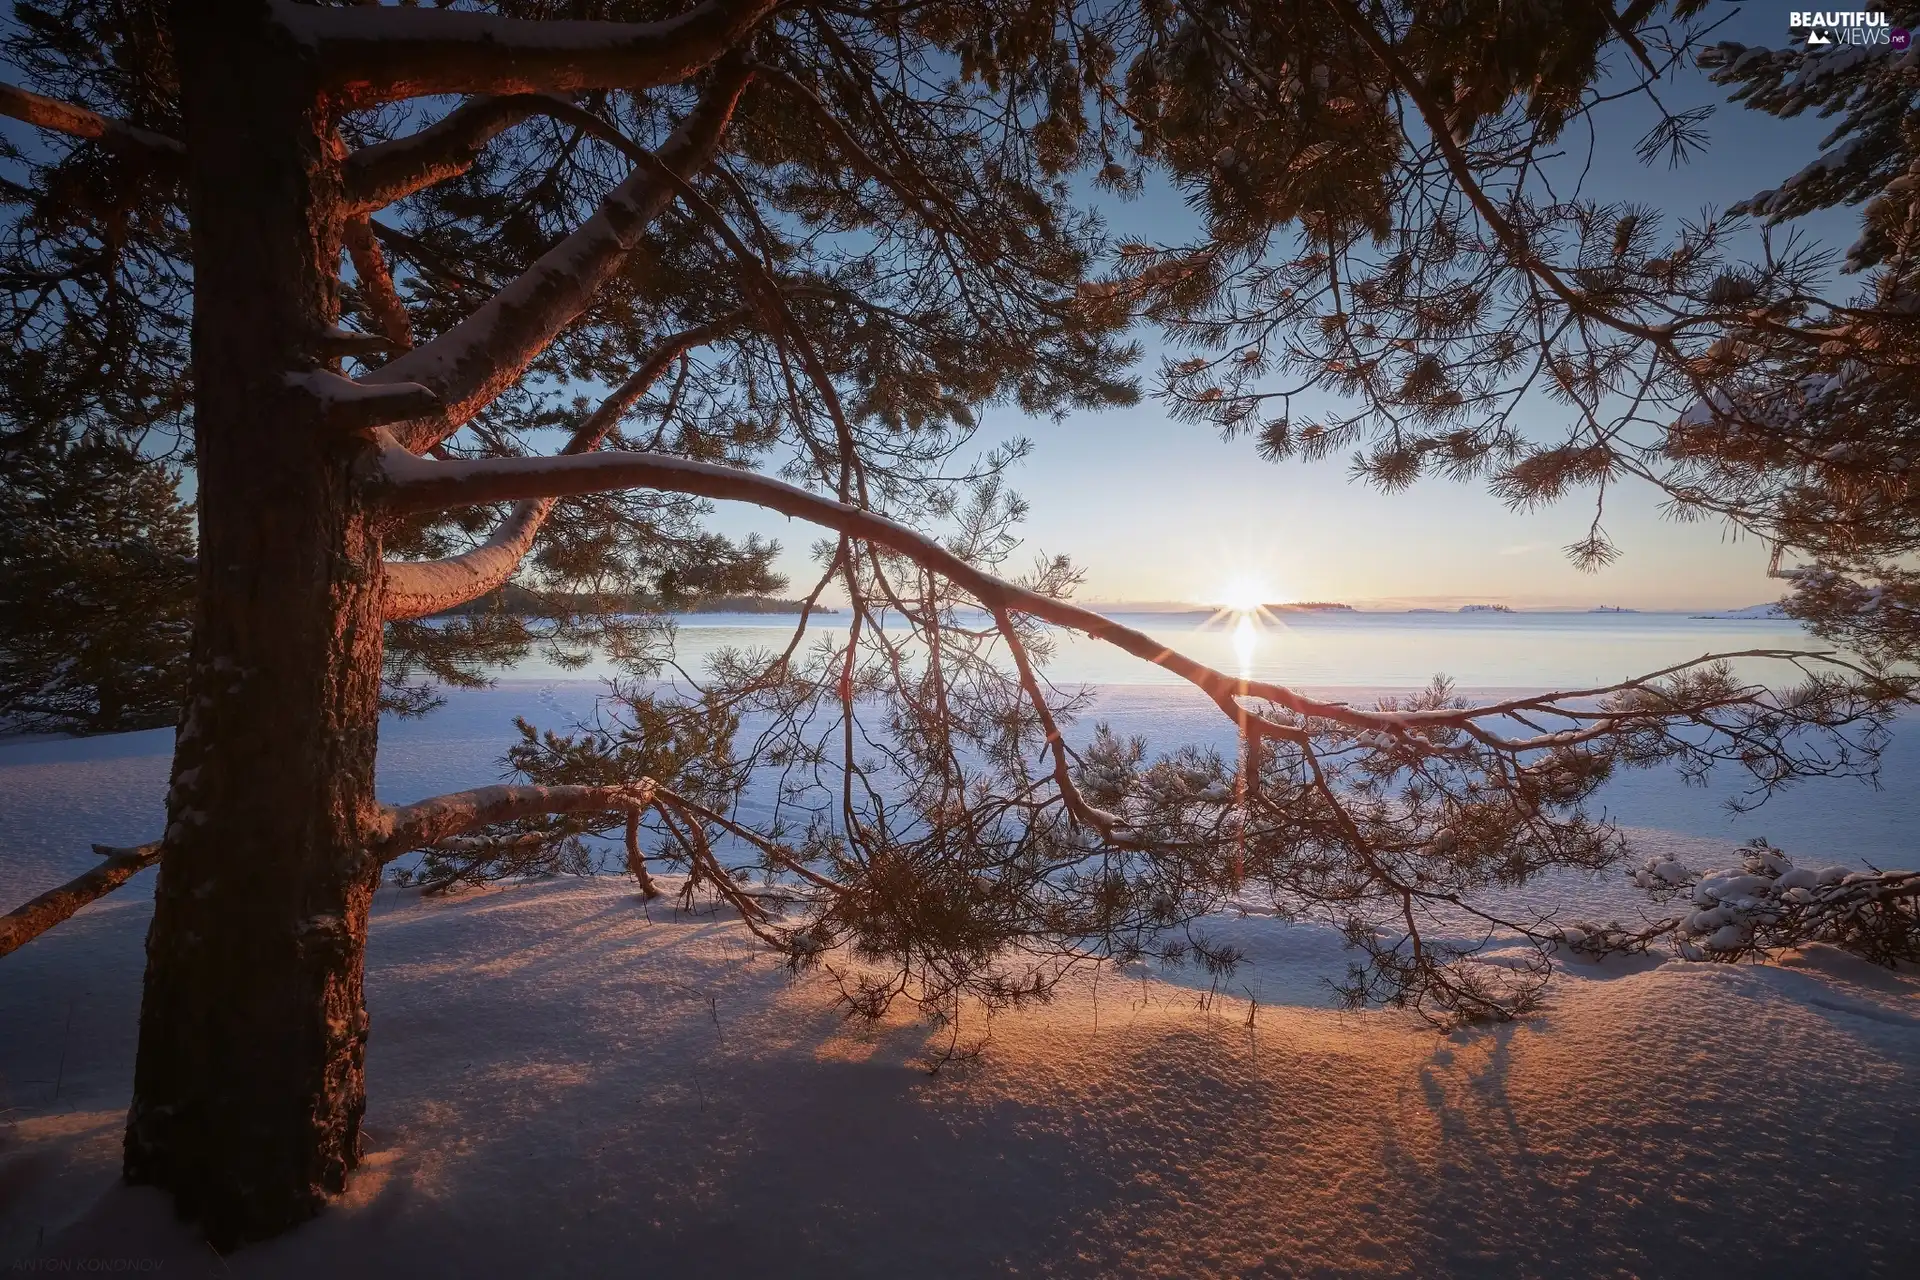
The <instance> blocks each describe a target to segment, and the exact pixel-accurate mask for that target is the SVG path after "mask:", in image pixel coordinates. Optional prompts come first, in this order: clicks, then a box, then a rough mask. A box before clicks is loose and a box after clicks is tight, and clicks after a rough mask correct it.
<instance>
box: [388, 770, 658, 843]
mask: <svg viewBox="0 0 1920 1280" xmlns="http://www.w3.org/2000/svg"><path fill="white" fill-rule="evenodd" d="M655 790H656V788H655V784H654V782H653V780H652V779H650V778H642V779H640V780H639V781H638V782H636V783H633V784H631V785H625V786H617V787H584V786H582V787H538V786H497V787H476V788H474V789H473V790H471V791H455V792H450V793H448V794H447V795H443V796H434V797H432V798H431V799H428V800H421V801H419V802H417V803H415V804H408V805H399V806H392V805H389V806H385V807H383V809H382V811H381V823H380V825H381V827H382V828H383V830H381V831H380V832H378V833H377V834H376V835H375V838H374V840H373V843H372V846H371V853H372V855H373V857H374V858H375V859H376V860H378V861H379V862H381V863H387V862H392V861H393V860H394V859H395V858H398V857H400V856H401V855H402V854H405V853H409V852H411V851H413V850H415V849H424V848H427V847H429V846H431V845H436V844H439V843H440V842H441V841H443V840H447V839H450V838H452V837H455V836H460V835H464V834H465V833H467V832H469V831H473V830H475V829H477V828H479V827H487V826H492V825H493V824H494V823H497V822H513V821H515V820H517V819H520V818H538V817H545V816H547V815H549V814H569V813H616V812H622V811H628V810H633V809H645V808H648V807H650V806H651V805H652V804H653V802H654V792H655Z"/></svg>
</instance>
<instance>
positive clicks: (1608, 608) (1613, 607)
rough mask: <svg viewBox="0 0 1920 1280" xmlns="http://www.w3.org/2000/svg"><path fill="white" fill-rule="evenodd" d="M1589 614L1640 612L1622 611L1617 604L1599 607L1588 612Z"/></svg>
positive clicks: (1632, 610)
mask: <svg viewBox="0 0 1920 1280" xmlns="http://www.w3.org/2000/svg"><path fill="white" fill-rule="evenodd" d="M1587 612H1588V613H1638V612H1640V611H1639V610H1638V609H1622V608H1621V607H1620V606H1619V605H1617V604H1603V605H1597V606H1595V607H1594V608H1592V609H1589V610H1587Z"/></svg>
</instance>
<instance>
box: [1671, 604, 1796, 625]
mask: <svg viewBox="0 0 1920 1280" xmlns="http://www.w3.org/2000/svg"><path fill="white" fill-rule="evenodd" d="M1691 616H1692V617H1694V618H1696V619H1698V620H1699V621H1702V622H1724V621H1727V620H1730V619H1739V618H1784V617H1786V616H1787V613H1786V610H1784V609H1782V608H1781V607H1780V606H1779V605H1778V604H1776V603H1771V602H1769V603H1767V604H1750V605H1748V606H1747V607H1746V608H1744V609H1723V610H1721V611H1720V612H1719V613H1696V614H1693V615H1691Z"/></svg>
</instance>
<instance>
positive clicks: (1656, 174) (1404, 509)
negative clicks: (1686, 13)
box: [722, 4, 1855, 609]
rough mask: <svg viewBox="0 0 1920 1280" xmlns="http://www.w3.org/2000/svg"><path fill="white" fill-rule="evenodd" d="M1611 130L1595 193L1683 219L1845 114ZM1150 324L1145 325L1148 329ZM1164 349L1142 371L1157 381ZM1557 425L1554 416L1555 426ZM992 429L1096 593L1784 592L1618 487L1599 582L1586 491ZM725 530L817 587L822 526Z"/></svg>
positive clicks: (1732, 544)
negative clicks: (812, 566) (1639, 155)
mask: <svg viewBox="0 0 1920 1280" xmlns="http://www.w3.org/2000/svg"><path fill="white" fill-rule="evenodd" d="M1724 12H1726V13H1728V14H1730V15H1732V16H1731V19H1730V20H1729V21H1728V22H1727V23H1726V25H1725V26H1723V27H1722V28H1721V29H1720V30H1719V32H1717V33H1716V38H1721V39H1732V40H1738V41H1740V42H1741V43H1744V44H1749V45H1769V46H1773V47H1779V46H1781V45H1784V44H1786V43H1787V42H1788V39H1787V37H1788V31H1787V12H1788V10H1787V8H1786V7H1785V6H1778V7H1776V6H1774V5H1770V4H1769V5H1740V6H1735V5H1731V4H1729V5H1726V6H1725V7H1724ZM1661 94H1662V97H1663V100H1664V101H1665V102H1666V103H1667V105H1668V106H1669V107H1670V108H1673V109H1680V108H1684V107H1686V106H1690V105H1693V104H1695V103H1704V102H1714V101H1720V96H1721V91H1719V90H1717V89H1716V88H1715V87H1714V86H1712V85H1710V84H1708V83H1707V81H1706V78H1705V76H1704V75H1703V74H1702V73H1700V72H1697V71H1691V70H1689V71H1686V72H1684V73H1682V74H1681V75H1680V76H1679V77H1677V78H1676V79H1675V80H1674V81H1672V82H1670V83H1668V84H1666V85H1664V86H1662V89H1661ZM1620 123H1621V127H1620V128H1619V129H1618V130H1617V131H1616V132H1614V133H1613V134H1612V135H1610V136H1603V137H1602V139H1601V148H1602V150H1601V152H1600V153H1599V154H1598V155H1597V156H1596V158H1595V161H1594V171H1593V175H1592V177H1591V178H1590V180H1589V182H1588V188H1587V189H1588V192H1589V193H1590V194H1592V195H1594V196H1596V197H1599V198H1606V199H1621V200H1635V201H1641V202H1645V203H1649V204H1653V205H1656V206H1658V207H1661V208H1664V209H1665V210H1667V211H1668V212H1669V213H1670V214H1672V215H1674V216H1686V215H1692V214H1696V213H1697V212H1698V211H1699V210H1700V209H1701V208H1702V207H1703V206H1707V205H1713V206H1717V207H1722V208H1724V207H1725V206H1726V205H1729V204H1731V203H1733V202H1734V201H1736V200H1738V199H1740V198H1741V197H1743V196H1746V195H1749V194H1751V193H1752V192H1754V191H1755V190H1758V189H1762V188H1765V187H1769V186H1773V185H1776V184H1777V183H1778V182H1779V180H1780V179H1782V178H1784V177H1786V176H1787V175H1788V174H1790V173H1792V172H1793V171H1794V170H1796V169H1798V168H1800V167H1801V166H1802V165H1804V164H1805V163H1806V162H1807V161H1808V160H1810V159H1811V158H1812V157H1813V156H1814V155H1815V154H1816V153H1817V143H1818V140H1819V139H1820V137H1821V136H1822V135H1823V134H1824V133H1825V132H1826V129H1827V127H1828V126H1829V124H1830V122H1822V121H1819V120H1816V119H1800V120H1793V121H1778V120H1774V119H1772V118H1771V117H1766V116H1762V115H1760V114H1759V113H1757V112H1751V111H1747V110H1745V109H1744V108H1740V107H1736V106H1731V105H1724V104H1723V105H1721V106H1720V107H1719V109H1718V110H1717V111H1716V113H1715V115H1714V117H1713V119H1712V120H1710V121H1709V122H1708V130H1709V133H1710V136H1711V144H1710V146H1709V148H1708V150H1707V151H1706V153H1705V154H1704V155H1699V156H1696V157H1695V158H1694V159H1693V160H1692V161H1691V162H1690V163H1688V164H1687V165H1686V166H1684V167H1682V168H1679V169H1669V168H1668V167H1667V165H1666V163H1665V161H1664V160H1662V161H1659V162H1657V163H1656V165H1655V166H1654V167H1652V168H1648V167H1646V166H1643V165H1641V164H1640V162H1639V161H1638V160H1636V159H1635V158H1634V156H1633V154H1632V149H1633V143H1634V142H1635V140H1636V139H1637V138H1638V137H1639V135H1640V133H1641V131H1642V129H1643V128H1644V124H1642V123H1637V122H1633V121H1629V120H1628V119H1627V118H1626V117H1624V116H1622V117H1620ZM1105 212H1106V216H1107V217H1108V219H1109V222H1110V224H1111V225H1112V227H1113V228H1114V230H1115V231H1116V232H1119V233H1124V234H1128V235H1134V236H1139V237H1141V238H1148V239H1159V240H1178V239H1180V238H1182V237H1183V235H1184V234H1186V232H1187V230H1188V229H1189V228H1190V227H1191V225H1192V222H1191V218H1190V215H1189V214H1188V213H1187V211H1186V209H1185V208H1184V207H1183V206H1182V204H1181V202H1180V200H1179V198H1178V196H1177V194H1175V193H1173V192H1171V191H1168V190H1164V189H1162V190H1159V191H1150V192H1149V193H1148V194H1146V195H1145V196H1143V197H1141V198H1140V199H1137V200H1134V201H1131V202H1127V203H1119V204H1110V205H1109V206H1108V208H1107V209H1106V210H1105ZM1854 222H1855V215H1854V212H1853V211H1851V210H1842V211H1839V212H1838V213H1834V214H1829V215H1825V216H1823V217H1822V218H1820V219H1818V220H1815V221H1810V222H1809V223H1807V224H1806V230H1808V231H1809V232H1811V233H1812V234H1814V235H1815V236H1816V237H1818V238H1820V239H1822V240H1823V241H1825V242H1826V243H1828V244H1830V245H1831V246H1832V247H1834V248H1835V249H1836V250H1837V249H1843V248H1844V247H1845V246H1846V245H1847V244H1849V243H1851V241H1852V240H1853V238H1854V234H1855V231H1854ZM1144 336H1146V335H1143V337H1144ZM1152 350H1153V348H1152V345H1151V342H1149V353H1150V354H1149V360H1148V362H1147V363H1146V364H1145V365H1143V366H1142V370H1141V372H1142V374H1143V375H1144V376H1145V378H1146V379H1147V382H1148V384H1149V385H1150V383H1151V376H1152V368H1153V360H1152V355H1151V352H1152ZM1558 425H1559V424H1558V423H1557V422H1556V421H1553V420H1551V419H1548V418H1545V417H1543V418H1542V419H1541V420H1540V423H1539V427H1540V431H1541V433H1542V434H1543V435H1544V434H1551V433H1553V432H1554V430H1555V429H1556V428H1557V427H1558ZM984 426H985V431H984V433H983V440H986V441H991V440H995V439H1004V438H1006V437H1010V436H1015V435H1026V436H1029V437H1031V438H1032V439H1033V440H1034V441H1035V444H1036V448H1035V450H1034V453H1033V456H1032V457H1031V458H1030V459H1029V461H1028V462H1027V463H1026V464H1025V465H1024V466H1022V467H1021V468H1020V470H1019V471H1018V472H1016V473H1015V475H1014V476H1013V484H1014V487H1015V488H1017V489H1018V490H1019V491H1020V492H1021V493H1022V494H1023V495H1025V496H1026V497H1027V499H1028V500H1029V502H1030V503H1031V506H1032V514H1031V516H1030V518H1029V520H1028V522H1027V524H1026V526H1025V534H1026V539H1027V545H1028V547H1029V548H1030V549H1031V550H1033V551H1035V552H1041V551H1044V552H1046V553H1047V554H1054V553H1065V554H1067V555H1069V556H1071V557H1072V558H1073V560H1074V561H1075V562H1076V563H1077V564H1079V565H1080V566H1082V567H1083V569H1084V570H1085V571H1086V585H1085V586H1084V588H1083V589H1082V591H1081V593H1080V598H1081V599H1082V600H1083V601H1086V602H1089V603H1116V602H1142V601H1154V602H1173V601H1186V602H1212V601H1216V600H1218V599H1220V598H1221V595H1222V593H1223V592H1226V591H1227V590H1229V588H1230V587H1231V586H1232V585H1234V584H1235V583H1236V582H1253V583H1257V584H1259V585H1260V586H1261V587H1262V588H1263V594H1265V595H1266V598H1268V599H1270V600H1309V599H1311V600H1327V599H1330V600H1342V601H1346V602H1349V603H1352V604H1355V605H1358V606H1360V607H1363V608H1364V607H1368V606H1372V607H1378V608H1391V607H1394V606H1396V605H1398V606H1402V607H1405V606H1419V605H1442V606H1444V605H1448V604H1457V603H1465V602H1469V601H1488V602H1499V603H1505V604H1509V605H1512V606H1515V607H1519V608H1551V607H1555V606H1560V607H1580V608H1586V607H1591V606H1594V605H1600V604H1607V605H1620V606H1625V607H1630V608H1641V609H1663V608H1664V609H1686V608H1706V607H1731V606H1739V605H1747V604H1752V603H1755V602H1757V601H1761V600H1768V599H1774V598H1777V597H1778V596H1779V594H1780V591H1779V583H1778V582H1776V581H1771V580H1769V579H1768V578H1767V577H1766V572H1765V571H1766V562H1767V549H1766V548H1765V547H1764V546H1763V545H1761V544H1760V543H1758V542H1756V541H1755V540H1753V539H1751V538H1740V537H1736V536H1735V535H1734V534H1733V533H1732V532H1731V531H1729V530H1727V529H1725V528H1723V527H1721V526H1719V525H1717V524H1712V523H1707V524H1679V523H1675V522H1674V521H1672V520H1669V519H1666V518H1664V517H1663V516H1662V515H1661V514H1660V511H1659V499H1658V495H1657V494H1655V493H1654V492H1652V491H1651V490H1650V489H1648V488H1646V487H1644V486H1636V487H1632V488H1625V489H1616V490H1615V491H1614V492H1613V493H1612V494H1611V495H1610V496H1609V499H1608V514H1607V518H1606V526H1607V529H1608V530H1609V532H1610V533H1611V534H1612V535H1613V537H1614V540H1615V541H1616V542H1617V543H1618V544H1619V546H1620V548H1621V550H1622V552H1623V555H1622V557H1621V559H1620V560H1619V561H1618V562H1617V563H1615V564H1614V565H1613V566H1612V567H1610V568H1608V569H1606V570H1603V571H1602V572H1600V573H1598V574H1592V575H1589V574H1584V573H1581V572H1579V571H1577V570H1575V569H1574V568H1572V567H1571V566H1570V565H1569V564H1568V563H1567V562H1566V560H1565V558H1564V557H1563V555H1562V554H1561V552H1560V548H1561V547H1563V546H1565V545H1566V544H1567V543H1569V542H1572V541H1573V540H1574V539H1575V538H1576V537H1579V536H1581V535H1582V534H1584V533H1585V530H1586V524H1587V521H1588V520H1589V518H1590V516H1591V509H1590V506H1589V505H1588V503H1587V502H1586V501H1584V500H1582V499H1581V498H1578V497H1576V498H1574V499H1571V500H1569V501H1568V502H1566V503H1565V504H1563V505H1561V506H1558V507H1555V508H1552V509H1549V510H1546V511H1541V512H1535V513H1530V514H1518V513H1514V512H1511V511H1508V510H1507V509H1506V508H1505V507H1503V506H1502V505H1501V504H1500V503H1499V502H1498V501H1497V500H1495V499H1494V498H1493V497H1491V496H1489V495H1488V494H1487V493H1486V492H1485V490H1484V489H1482V488H1478V487H1475V486H1472V485H1464V484H1455V483H1450V482H1446V481H1428V482H1423V483H1421V484H1419V485H1417V486H1415V487H1414V488H1413V489H1412V490H1410V491H1407V492H1402V493H1399V494H1394V495H1382V494H1380V493H1377V492H1375V491H1372V490H1369V489H1367V488H1364V487H1362V486H1359V485H1355V484H1352V483H1349V482H1348V480H1347V478H1346V462H1345V461H1344V460H1343V459H1333V460H1328V461H1326V462H1322V463H1317V464H1309V463H1301V462H1297V461H1296V462H1286V463H1279V464H1274V463H1268V462H1265V461H1262V460H1261V459H1260V457H1259V456H1258V455H1257V453H1256V452H1255V451H1254V446H1253V445H1252V444H1251V443H1250V442H1249V441H1246V440H1239V441H1234V442H1231V443H1226V442H1222V441H1221V440H1220V439H1219V438H1218V437H1217V436H1215V435H1214V434H1213V433H1212V432H1210V431H1209V430H1208V429H1207V428H1205V427H1202V426H1196V425H1191V424H1182V423H1176V422H1172V421H1169V420H1168V417H1167V415H1166V413H1165V411H1164V410H1163V409H1162V408H1161V406H1160V405H1159V404H1158V403H1157V402H1155V401H1154V400H1152V399H1151V398H1147V399H1144V400H1143V401H1142V402H1141V403H1140V404H1139V405H1138V406H1136V407H1134V408H1131V409H1125V410H1112V411H1106V412H1101V413H1089V414H1080V415H1076V416H1073V417H1070V418H1068V419H1067V420H1066V421H1064V422H1059V423H1055V422H1050V421H1044V420H1033V419H1027V418H1024V417H1022V416H1021V415H1019V414H1017V413H1013V412H1009V411H1001V412H998V413H989V414H987V415H986V417H985V419H984ZM722 519H723V525H724V527H727V528H729V529H734V530H737V531H745V530H747V529H756V530H759V531H761V532H764V533H767V534H771V535H773V536H777V537H779V538H780V539H781V541H782V542H783V544H785V545H786V548H787V552H786V555H785V557H784V560H783V565H782V567H783V569H784V570H785V571H786V572H788V573H789V574H790V575H791V577H792V578H793V580H794V581H795V582H796V583H799V582H801V581H802V580H803V579H807V580H809V581H810V580H811V579H810V575H809V573H808V569H809V562H808V560H807V557H806V548H807V547H808V546H809V545H810V544H811V543H812V541H813V540H814V538H815V537H816V536H817V535H816V533H815V531H813V530H812V529H810V528H807V527H805V526H800V525H788V524H786V523H785V522H784V521H780V520H778V519H770V518H769V517H767V516H765V514H764V513H759V514H754V515H748V514H747V513H745V512H727V513H724V514H723V518H722Z"/></svg>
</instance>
